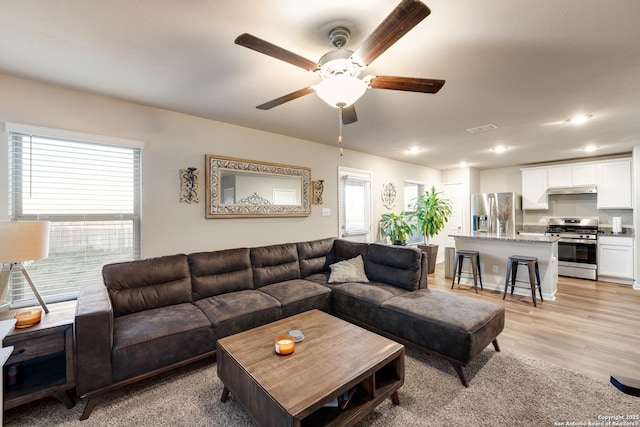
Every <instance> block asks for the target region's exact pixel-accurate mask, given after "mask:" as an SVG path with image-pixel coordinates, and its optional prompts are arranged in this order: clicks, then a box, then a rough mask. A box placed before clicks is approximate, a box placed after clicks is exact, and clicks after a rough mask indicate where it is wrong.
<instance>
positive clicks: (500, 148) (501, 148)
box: [493, 145, 507, 154]
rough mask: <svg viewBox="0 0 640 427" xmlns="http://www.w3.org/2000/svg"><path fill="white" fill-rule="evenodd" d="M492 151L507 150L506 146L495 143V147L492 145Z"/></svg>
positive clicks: (499, 152)
mask: <svg viewBox="0 0 640 427" xmlns="http://www.w3.org/2000/svg"><path fill="white" fill-rule="evenodd" d="M493 151H494V152H496V153H498V154H502V153H504V152H505V151H507V147H505V146H504V145H497V146H496V147H494V149H493Z"/></svg>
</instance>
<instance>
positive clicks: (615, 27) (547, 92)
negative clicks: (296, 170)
mask: <svg viewBox="0 0 640 427" xmlns="http://www.w3.org/2000/svg"><path fill="white" fill-rule="evenodd" d="M398 1H399V0H398ZM398 1H396V0H350V1H348V2H347V1H344V0H313V1H301V0H241V1H229V0H181V1H175V0H129V1H123V0H57V1H51V0H29V1H25V0H2V2H1V8H0V71H1V72H5V73H8V74H13V75H17V76H23V77H27V78H31V79H36V80H40V81H44V82H47V83H52V84H56V85H62V86H66V87H70V88H75V89H80V90H85V91H89V92H93V93H98V94H104V95H108V96H112V97H117V98H121V99H124V100H129V101H133V102H136V103H141V104H146V105H151V106H155V107H160V108H165V109H169V110H173V111H178V112H182V113H186V114H192V115H195V116H200V117H205V118H210V119H214V120H219V121H224V122H229V123H233V124H238V125H241V126H246V127H250V128H256V129H262V130H265V131H269V132H275V133H278V134H282V135H289V136H292V137H296V138H302V139H306V140H310V141H316V142H319V143H323V144H332V145H336V140H337V132H338V113H337V110H335V109H332V108H330V107H329V106H328V105H326V104H324V103H323V102H322V101H321V100H320V99H319V98H318V97H317V96H316V95H315V94H311V95H308V96H305V97H303V98H299V99H297V100H294V101H291V102H288V103H286V104H284V105H281V106H279V107H276V108H274V109H271V110H268V111H262V110H258V109H256V108H255V106H256V105H258V104H262V103H264V102H266V101H269V100H272V99H274V98H277V97H279V96H281V95H285V94H287V93H290V92H293V91H295V90H297V89H302V88H305V87H308V86H310V85H312V84H315V83H317V82H318V81H319V78H318V76H316V75H315V74H312V73H309V72H307V71H304V70H302V69H300V68H297V67H294V66H292V65H290V64H287V63H284V62H282V61H278V60H276V59H273V58H271V57H268V56H265V55H263V54H259V53H257V52H254V51H251V50H249V49H246V48H244V47H240V46H238V45H235V44H234V39H235V38H236V37H237V36H238V35H240V34H241V33H244V32H248V33H251V34H253V35H255V36H257V37H260V38H262V39H265V40H267V41H270V42H272V43H274V44H276V45H278V46H280V47H283V48H285V49H288V50H291V51H293V52H295V53H297V54H299V55H301V56H303V57H306V58H308V59H311V60H313V61H317V60H318V59H319V58H320V57H321V56H322V55H323V54H324V53H326V52H327V51H329V50H331V49H332V48H333V46H332V45H331V44H330V42H329V40H328V38H327V33H328V32H329V30H330V29H331V28H333V27H334V26H336V25H344V26H347V27H348V28H349V29H350V30H351V33H352V37H351V41H350V42H349V44H348V45H347V48H350V49H352V50H355V49H356V48H357V47H358V46H359V44H360V42H361V41H362V40H363V39H364V38H365V37H366V36H367V35H368V34H369V33H370V32H372V31H373V30H374V28H376V27H377V26H378V24H379V23H380V22H381V21H382V20H383V19H384V18H385V17H386V16H387V15H388V14H389V13H390V12H391V11H392V10H393V8H394V7H395V6H396V5H397V3H398ZM426 4H427V5H428V6H429V8H430V9H431V11H432V12H431V15H430V16H428V17H427V18H426V19H425V20H424V21H422V22H421V23H420V24H418V25H417V26H416V27H415V28H414V29H413V30H411V31H410V32H409V33H408V34H407V35H405V36H404V37H403V38H402V39H400V41H398V42H397V43H396V44H395V45H393V46H392V47H391V48H390V49H389V50H387V51H386V52H384V53H383V54H382V55H381V56H380V57H379V58H378V59H377V60H376V61H375V62H374V63H373V64H372V65H371V66H370V67H369V68H368V69H367V71H366V74H380V75H396V76H406V77H426V78H436V79H445V80H446V83H445V85H444V87H443V88H442V90H441V91H440V92H439V93H437V94H421V93H411V92H400V91H390V90H375V89H372V90H368V91H367V92H366V93H365V95H364V96H363V97H362V98H361V99H360V100H359V101H358V102H357V103H356V107H357V112H358V119H359V120H358V122H356V123H354V124H351V125H348V126H345V128H344V144H345V147H346V148H349V149H353V150H358V151H362V152H367V153H371V154H376V155H380V156H385V157H389V158H393V159H399V160H404V161H408V162H412V163H417V164H422V165H425V166H429V167H434V168H437V169H449V168H453V167H456V166H457V165H458V163H459V162H461V161H466V162H469V164H470V166H472V167H477V168H480V169H486V168H496V167H505V166H515V165H522V164H530V163H536V162H547V161H554V160H565V159H572V158H581V157H587V156H592V155H593V154H589V153H585V152H584V151H583V150H581V148H582V147H584V146H585V145H587V144H595V145H598V146H599V147H600V149H599V150H598V151H597V152H596V153H595V154H596V155H609V154H617V153H624V152H630V151H631V148H632V147H633V146H634V145H638V144H640V1H638V0H464V1H450V0H426ZM576 113H587V114H592V115H593V118H592V119H591V120H590V121H588V122H587V123H586V124H584V125H583V126H580V127H576V126H574V125H569V124H567V123H563V120H565V119H566V118H568V117H569V116H571V115H573V114H576ZM487 124H495V125H496V126H497V127H498V129H496V130H492V131H489V132H486V133H481V134H471V133H469V132H467V131H466V129H468V128H472V127H477V126H482V125H487ZM498 144H502V145H506V146H507V147H508V150H507V151H506V152H505V153H503V154H501V155H498V154H495V153H494V152H492V151H491V150H492V148H493V147H494V146H496V145H498ZM412 146H417V147H420V148H422V152H421V153H420V154H418V155H415V156H409V155H408V154H406V150H407V149H408V148H410V147H412ZM336 155H337V149H336ZM347 155H348V153H347Z"/></svg>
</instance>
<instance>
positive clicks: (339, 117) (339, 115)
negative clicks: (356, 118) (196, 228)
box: [338, 107, 344, 157]
mask: <svg viewBox="0 0 640 427" xmlns="http://www.w3.org/2000/svg"><path fill="white" fill-rule="evenodd" d="M338 146H339V147H340V157H342V156H344V150H343V149H342V107H340V108H339V112H338Z"/></svg>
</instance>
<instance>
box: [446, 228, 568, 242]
mask: <svg viewBox="0 0 640 427" xmlns="http://www.w3.org/2000/svg"><path fill="white" fill-rule="evenodd" d="M451 236H452V237H454V238H455V237H460V238H467V239H479V240H500V241H505V242H514V243H554V242H557V241H558V240H560V238H559V237H556V236H537V235H535V236H532V235H522V234H516V235H505V234H496V233H484V232H481V231H475V232H472V233H461V234H452V235H451Z"/></svg>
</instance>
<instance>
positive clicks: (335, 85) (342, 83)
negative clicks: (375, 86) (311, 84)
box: [316, 74, 367, 108]
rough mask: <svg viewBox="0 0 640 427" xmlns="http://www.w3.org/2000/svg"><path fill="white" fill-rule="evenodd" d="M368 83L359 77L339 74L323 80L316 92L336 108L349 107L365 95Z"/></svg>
mask: <svg viewBox="0 0 640 427" xmlns="http://www.w3.org/2000/svg"><path fill="white" fill-rule="evenodd" d="M366 90H367V84H366V83H365V82H364V81H362V80H360V79H359V78H357V77H352V76H348V75H344V74H339V75H336V76H333V77H331V78H328V79H326V80H323V81H321V82H320V83H319V84H318V85H317V86H316V93H317V94H318V96H319V97H320V99H322V100H323V101H324V102H326V103H327V104H329V105H330V106H332V107H334V108H339V107H348V106H349V105H351V104H353V103H354V102H356V101H357V100H358V98H360V97H361V96H362V95H364V92H365V91H366Z"/></svg>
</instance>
